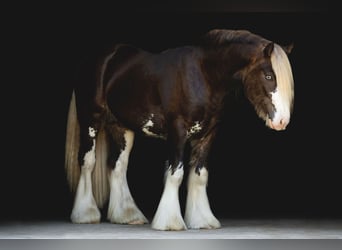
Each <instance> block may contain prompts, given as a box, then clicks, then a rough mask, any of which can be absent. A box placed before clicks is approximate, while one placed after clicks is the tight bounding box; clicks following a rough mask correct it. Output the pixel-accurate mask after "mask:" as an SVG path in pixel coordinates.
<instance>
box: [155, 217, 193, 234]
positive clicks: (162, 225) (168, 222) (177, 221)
mask: <svg viewBox="0 0 342 250" xmlns="http://www.w3.org/2000/svg"><path fill="white" fill-rule="evenodd" d="M152 229H155V230H163V231H181V230H187V227H186V225H185V223H184V220H183V219H182V217H179V216H177V217H175V216H171V217H169V219H164V218H161V217H155V218H154V219H153V221H152Z"/></svg>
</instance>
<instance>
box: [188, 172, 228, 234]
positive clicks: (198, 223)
mask: <svg viewBox="0 0 342 250" xmlns="http://www.w3.org/2000/svg"><path fill="white" fill-rule="evenodd" d="M207 183H208V171H207V169H206V168H204V167H203V168H202V169H201V170H200V175H198V174H197V173H196V172H195V169H194V168H193V169H191V171H190V173H189V179H188V195H187V201H186V209H185V222H186V225H187V226H188V228H192V229H200V228H206V229H211V228H219V227H220V226H221V225H220V222H219V221H218V220H217V219H216V218H215V216H214V215H213V213H212V211H211V209H210V205H209V200H208V196H207V191H206V188H207Z"/></svg>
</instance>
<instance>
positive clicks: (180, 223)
mask: <svg viewBox="0 0 342 250" xmlns="http://www.w3.org/2000/svg"><path fill="white" fill-rule="evenodd" d="M183 175H184V170H183V164H182V163H180V165H179V166H178V167H177V169H176V170H175V172H174V173H173V174H172V170H171V167H170V168H169V169H168V170H167V173H166V179H165V185H164V191H163V194H162V197H161V199H160V202H159V206H158V209H157V212H156V214H155V216H154V218H153V221H152V228H153V229H156V230H185V229H186V225H185V223H184V220H183V218H182V214H181V210H180V204H179V196H178V190H179V186H180V184H181V182H182V179H183Z"/></svg>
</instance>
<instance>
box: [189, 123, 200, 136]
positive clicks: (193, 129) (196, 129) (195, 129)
mask: <svg viewBox="0 0 342 250" xmlns="http://www.w3.org/2000/svg"><path fill="white" fill-rule="evenodd" d="M201 130H202V126H201V123H200V122H199V121H196V122H195V124H194V125H193V126H192V127H191V128H190V129H189V130H188V131H187V132H186V136H187V137H188V138H189V137H191V136H192V135H194V134H196V133H198V132H200V131H201Z"/></svg>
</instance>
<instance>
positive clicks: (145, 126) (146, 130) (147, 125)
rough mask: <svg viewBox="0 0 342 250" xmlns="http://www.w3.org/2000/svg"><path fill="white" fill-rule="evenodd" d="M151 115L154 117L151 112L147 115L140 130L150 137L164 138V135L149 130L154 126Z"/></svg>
mask: <svg viewBox="0 0 342 250" xmlns="http://www.w3.org/2000/svg"><path fill="white" fill-rule="evenodd" d="M153 117H154V114H151V115H150V116H149V118H148V119H147V120H146V121H144V123H143V126H142V131H143V132H144V133H145V135H148V136H151V137H155V138H161V139H165V138H166V137H165V136H164V135H158V134H156V133H153V132H152V131H151V129H152V128H153V126H154V123H153V120H152V119H153Z"/></svg>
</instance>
